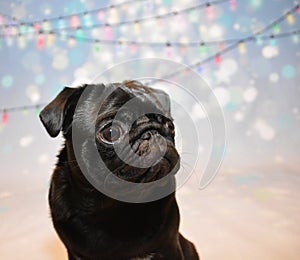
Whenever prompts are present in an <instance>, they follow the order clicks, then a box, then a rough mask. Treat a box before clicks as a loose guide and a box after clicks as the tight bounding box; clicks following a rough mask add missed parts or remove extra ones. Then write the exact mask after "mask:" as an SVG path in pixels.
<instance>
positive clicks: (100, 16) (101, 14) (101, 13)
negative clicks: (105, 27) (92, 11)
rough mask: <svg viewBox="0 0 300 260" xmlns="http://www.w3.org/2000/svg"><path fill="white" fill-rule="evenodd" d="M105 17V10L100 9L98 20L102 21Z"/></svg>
mask: <svg viewBox="0 0 300 260" xmlns="http://www.w3.org/2000/svg"><path fill="white" fill-rule="evenodd" d="M103 19H104V12H103V11H99V12H98V13H97V20H99V21H102V20H103Z"/></svg>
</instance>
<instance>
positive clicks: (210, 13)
mask: <svg viewBox="0 0 300 260" xmlns="http://www.w3.org/2000/svg"><path fill="white" fill-rule="evenodd" d="M206 15H207V18H208V19H209V20H211V21H212V20H214V18H215V16H214V11H213V7H212V6H211V4H210V3H207V4H206Z"/></svg>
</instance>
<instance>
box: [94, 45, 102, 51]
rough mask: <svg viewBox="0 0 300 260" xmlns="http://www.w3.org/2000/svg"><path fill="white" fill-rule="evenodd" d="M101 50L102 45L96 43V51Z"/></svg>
mask: <svg viewBox="0 0 300 260" xmlns="http://www.w3.org/2000/svg"><path fill="white" fill-rule="evenodd" d="M100 50H101V49H100V45H99V44H96V45H95V51H96V52H100Z"/></svg>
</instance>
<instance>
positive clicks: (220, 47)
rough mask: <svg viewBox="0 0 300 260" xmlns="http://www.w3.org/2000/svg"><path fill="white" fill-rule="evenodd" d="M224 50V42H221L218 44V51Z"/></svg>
mask: <svg viewBox="0 0 300 260" xmlns="http://www.w3.org/2000/svg"><path fill="white" fill-rule="evenodd" d="M224 49H225V44H224V42H222V43H220V44H219V50H220V51H224Z"/></svg>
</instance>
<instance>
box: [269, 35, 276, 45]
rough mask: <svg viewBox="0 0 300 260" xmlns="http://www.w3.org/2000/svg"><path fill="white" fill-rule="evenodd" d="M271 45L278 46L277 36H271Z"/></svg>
mask: <svg viewBox="0 0 300 260" xmlns="http://www.w3.org/2000/svg"><path fill="white" fill-rule="evenodd" d="M270 45H271V46H272V47H276V45H277V44H276V40H275V37H274V36H273V35H272V36H271V37H270Z"/></svg>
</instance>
